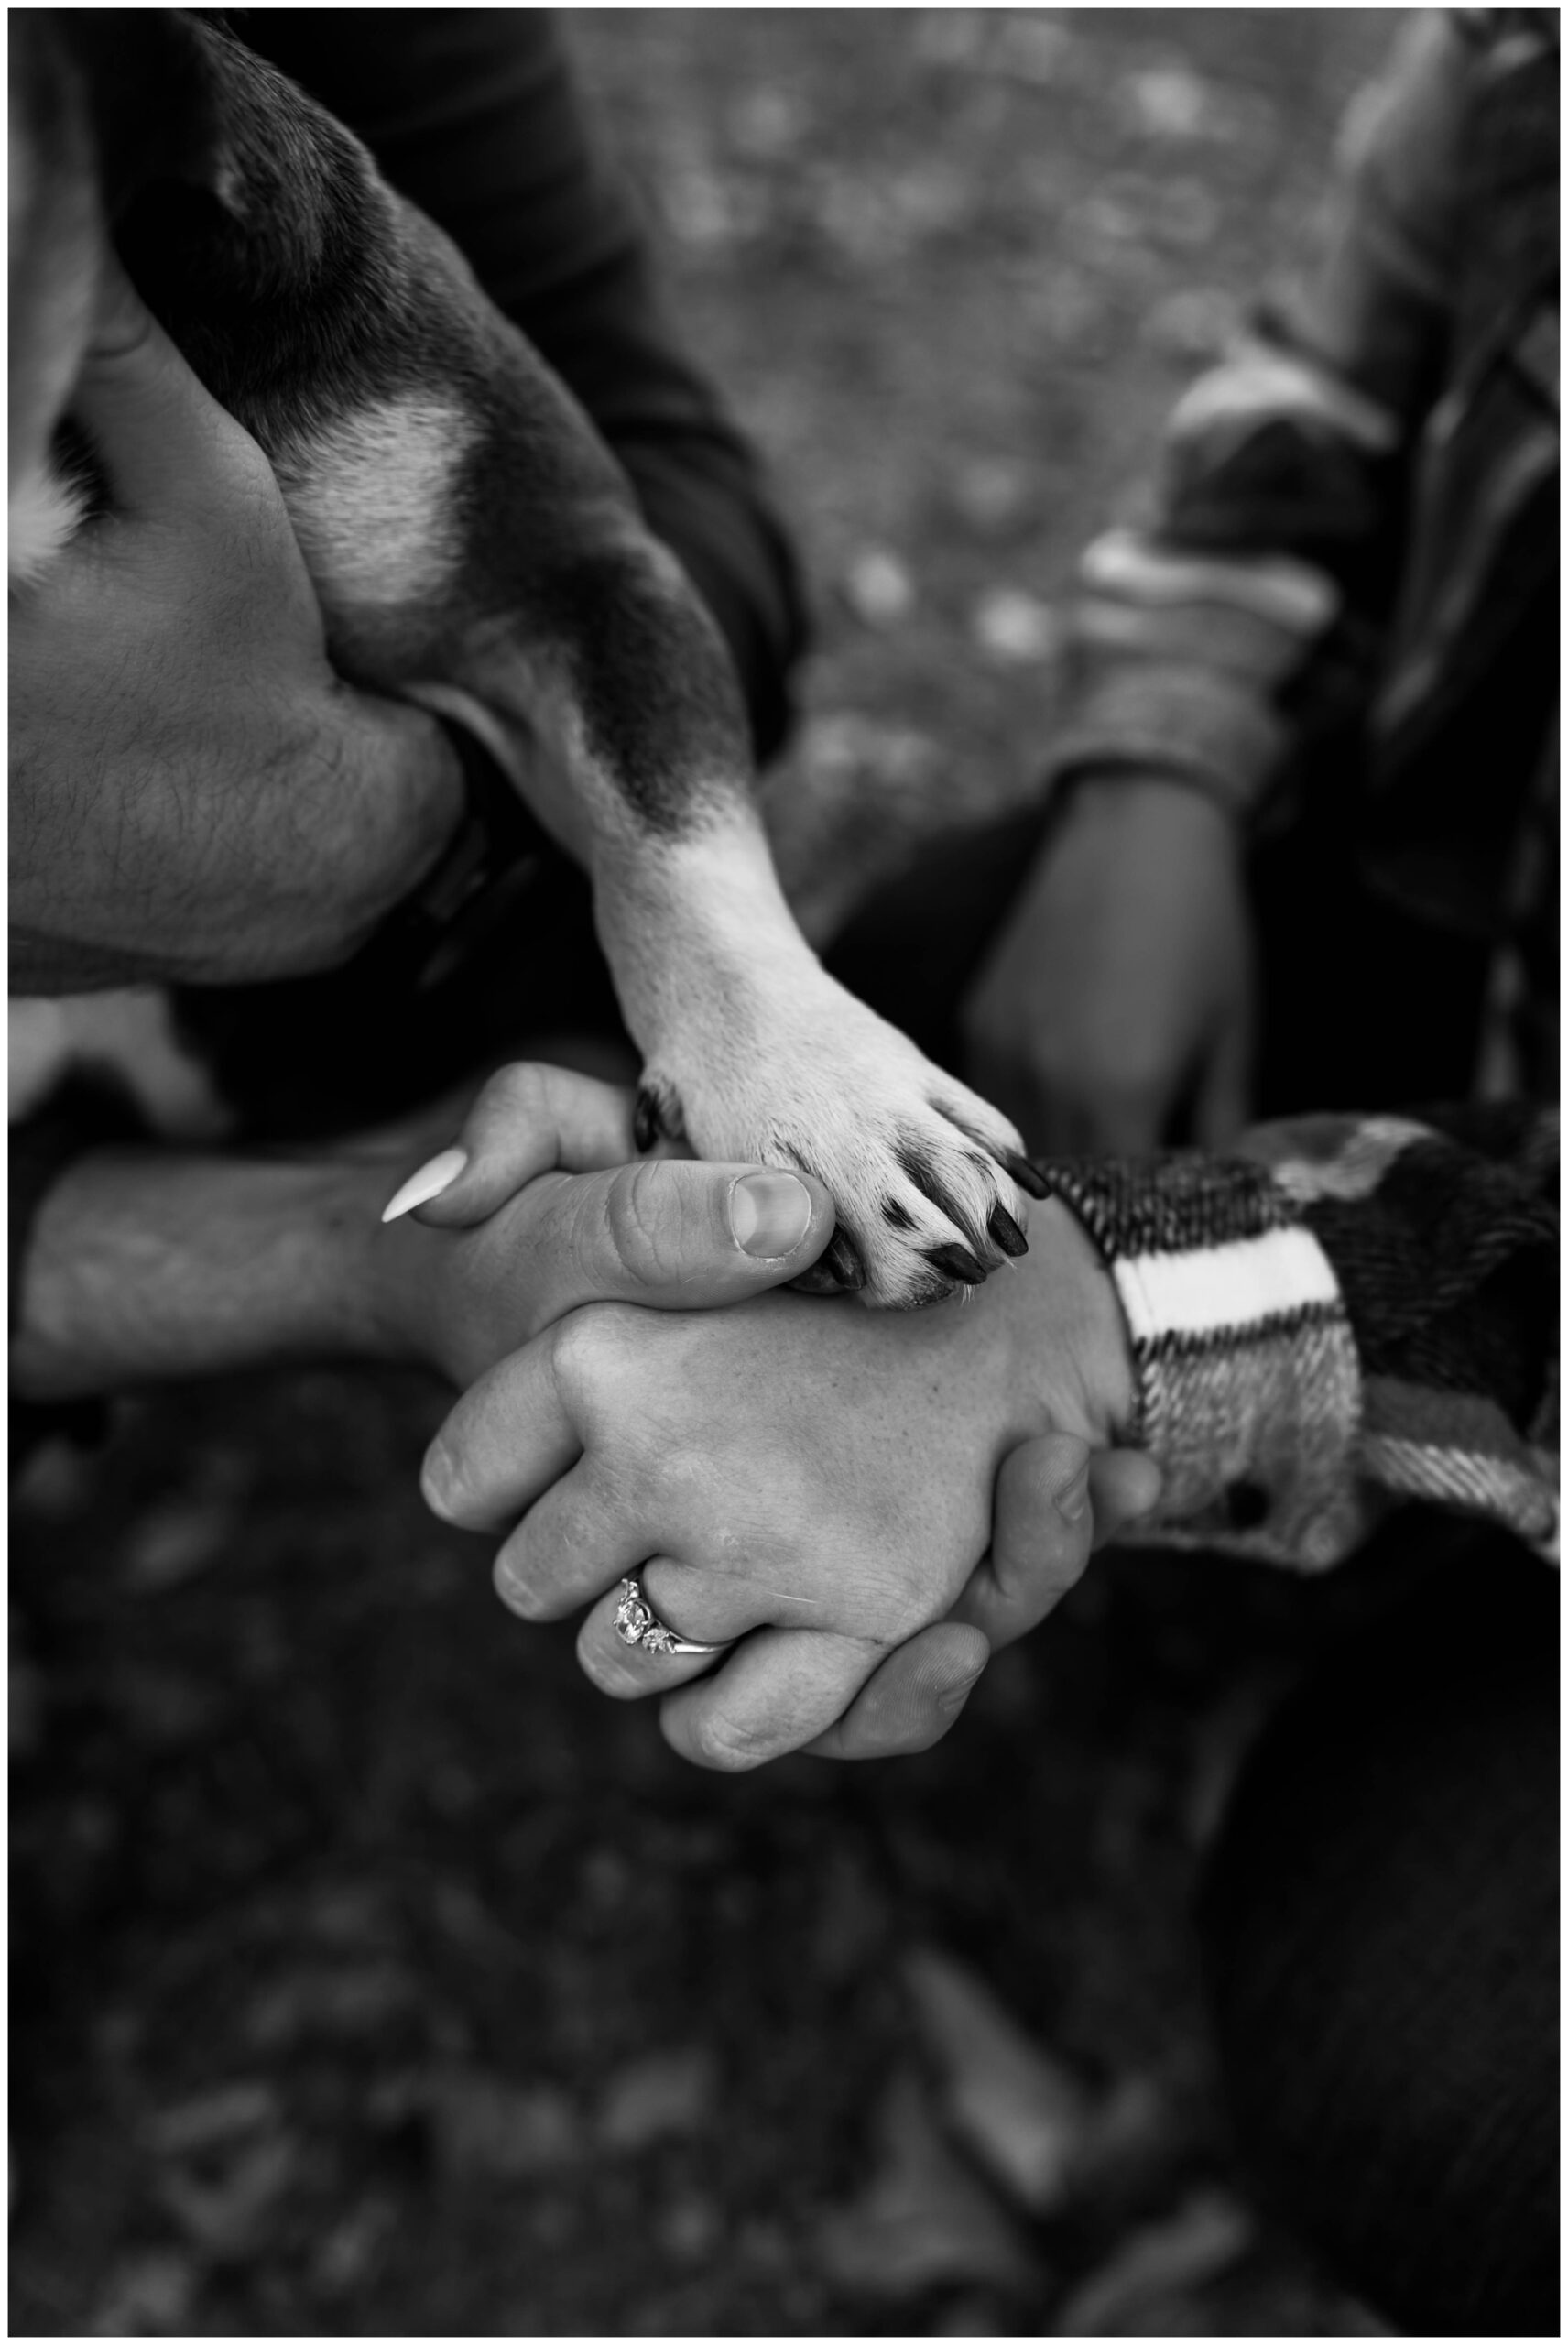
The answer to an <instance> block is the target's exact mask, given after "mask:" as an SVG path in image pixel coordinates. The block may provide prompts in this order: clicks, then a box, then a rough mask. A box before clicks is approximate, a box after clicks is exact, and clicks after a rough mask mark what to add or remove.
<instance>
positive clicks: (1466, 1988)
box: [1200, 1523, 1558, 2337]
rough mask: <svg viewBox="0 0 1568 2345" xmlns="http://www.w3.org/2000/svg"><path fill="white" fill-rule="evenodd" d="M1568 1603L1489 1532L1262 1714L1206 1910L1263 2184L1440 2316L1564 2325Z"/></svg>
mask: <svg viewBox="0 0 1568 2345" xmlns="http://www.w3.org/2000/svg"><path fill="white" fill-rule="evenodd" d="M1434 1533H1435V1535H1437V1536H1440V1537H1441V1536H1445V1535H1448V1526H1445V1525H1443V1524H1441V1523H1440V1524H1436V1525H1434ZM1556 1620H1557V1590H1556V1576H1555V1574H1554V1573H1552V1570H1551V1569H1550V1567H1549V1566H1548V1565H1544V1564H1542V1563H1541V1562H1540V1561H1539V1560H1538V1559H1536V1558H1535V1557H1533V1556H1531V1555H1530V1554H1527V1553H1526V1552H1525V1551H1524V1550H1522V1549H1520V1548H1519V1547H1518V1546H1516V1545H1515V1544H1514V1543H1512V1542H1510V1541H1508V1539H1507V1538H1506V1537H1504V1536H1502V1535H1501V1534H1491V1533H1481V1532H1477V1533H1476V1534H1475V1535H1474V1536H1473V1537H1471V1536H1465V1538H1464V1540H1463V1544H1462V1548H1461V1551H1460V1552H1459V1553H1457V1554H1455V1555H1454V1559H1453V1560H1452V1561H1445V1562H1444V1563H1443V1565H1441V1566H1440V1567H1439V1568H1437V1569H1436V1570H1434V1571H1433V1572H1432V1574H1431V1575H1430V1576H1427V1577H1426V1578H1424V1579H1423V1581H1422V1582H1421V1586H1420V1587H1419V1589H1418V1590H1417V1592H1416V1593H1415V1594H1414V1595H1413V1597H1407V1598H1405V1599H1403V1600H1402V1602H1401V1603H1400V1605H1399V1607H1398V1608H1397V1609H1395V1610H1394V1611H1393V1613H1391V1614H1390V1615H1389V1616H1388V1617H1387V1618H1385V1619H1384V1620H1382V1621H1381V1622H1379V1623H1378V1624H1377V1626H1376V1627H1375V1628H1373V1629H1370V1630H1364V1631H1361V1632H1360V1633H1359V1634H1358V1635H1356V1637H1355V1638H1354V1639H1353V1640H1352V1641H1350V1643H1349V1644H1348V1645H1347V1646H1346V1648H1345V1649H1344V1650H1343V1651H1342V1652H1340V1653H1339V1654H1338V1655H1337V1656H1336V1657H1334V1658H1331V1659H1330V1660H1329V1661H1328V1662H1326V1663H1323V1664H1322V1665H1321V1666H1320V1667H1319V1669H1318V1670H1317V1672H1316V1673H1315V1674H1313V1675H1312V1677H1311V1678H1309V1679H1308V1680H1307V1681H1306V1682H1305V1683H1304V1684H1303V1685H1302V1686H1301V1688H1300V1689H1299V1690H1298V1692H1297V1693H1296V1694H1295V1695H1294V1696H1293V1697H1292V1698H1291V1699H1290V1701H1289V1702H1288V1703H1287V1704H1286V1705H1285V1707H1284V1708H1283V1709H1282V1710H1281V1712H1280V1713H1279V1716H1278V1717H1277V1718H1275V1719H1274V1721H1273V1722H1272V1724H1271V1725H1270V1727H1269V1729H1267V1730H1266V1731H1265V1733H1264V1735H1263V1737H1262V1739H1261V1740H1260V1742H1259V1744H1258V1747H1257V1749H1256V1750H1255V1751H1254V1752H1253V1753H1252V1755H1251V1757H1250V1759H1249V1760H1248V1761H1247V1766H1246V1768H1245V1770H1244V1772H1243V1774H1242V1777H1241V1779H1240V1782H1239V1783H1238V1786H1237V1789H1236V1794H1235V1796H1234V1798H1233V1801H1232V1805H1231V1809H1230V1813H1229V1815H1228V1816H1227V1818H1226V1821H1225V1827H1224V1828H1223V1830H1222V1833H1221V1836H1220V1838H1219V1841H1218V1844H1217V1846H1216V1848H1215V1850H1214V1855H1213V1858H1212V1860H1211V1864H1210V1869H1209V1872H1208V1876H1207V1880H1206V1882H1205V1886H1204V1889H1203V1896H1202V1899H1201V1903H1200V1920H1201V1926H1202V1933H1203V1948H1204V1956H1205V1962H1206V1968H1207V1973H1208V1978H1209V1981H1210V1986H1211V1991H1212V2000H1213V2007H1214V2026H1215V2031H1216V2034H1217V2039H1218V2044H1219V2048H1220V2053H1221V2058H1222V2063H1223V2068H1224V2074H1225V2083H1226V2088H1227V2092H1228V2096H1229V2100H1230V2103H1231V2107H1232V2110H1233V2112H1234V2118H1235V2123H1236V2131H1237V2133H1238V2136H1239V2139H1240V2142H1241V2144H1242V2147H1243V2150H1244V2152H1245V2153H1246V2154H1247V2156H1248V2158H1249V2159H1250V2161H1251V2163H1252V2166H1253V2169H1254V2171H1255V2175H1256V2177H1257V2180H1258V2187H1259V2190H1260V2193H1261V2194H1262V2195H1264V2196H1265V2197H1267V2198H1269V2200H1270V2201H1271V2202H1272V2203H1273V2205H1274V2206H1275V2208H1276V2209H1277V2210H1278V2212H1279V2215H1280V2216H1281V2217H1282V2218H1283V2219H1284V2220H1286V2221H1287V2222H1288V2223H1289V2224H1290V2225H1291V2226H1292V2227H1293V2228H1294V2229H1295V2230H1298V2231H1299V2232H1300V2233H1301V2234H1302V2235H1303V2236H1304V2237H1305V2238H1306V2239H1307V2240H1308V2241H1310V2242H1312V2244H1313V2245H1314V2246H1315V2247H1316V2248H1317V2249H1318V2250H1319V2252H1321V2253H1322V2254H1323V2257H1324V2258H1325V2260H1326V2261H1327V2263H1329V2265H1330V2266H1331V2268H1332V2269H1333V2270H1334V2272H1335V2273H1336V2274H1337V2275H1338V2276H1339V2277H1340V2278H1341V2280H1342V2281H1343V2282H1344V2283H1345V2285H1347V2286H1349V2287H1351V2288H1352V2289H1354V2290H1355V2291H1356V2292H1357V2293H1358V2294H1359V2295H1361V2296H1363V2297H1364V2298H1365V2299H1366V2300H1367V2302H1368V2303H1369V2304H1371V2305H1372V2306H1373V2307H1375V2308H1376V2310H1377V2311H1378V2312H1379V2313H1380V2314H1381V2315H1382V2316H1383V2317H1384V2318H1387V2319H1389V2320H1391V2321H1393V2322H1396V2323H1397V2324H1398V2325H1399V2327H1400V2328H1402V2329H1407V2330H1409V2331H1412V2332H1415V2333H1419V2334H1427V2335H1440V2336H1457V2335H1466V2334H1469V2335H1478V2336H1488V2337H1489V2336H1503V2335H1523V2336H1531V2337H1533V2336H1541V2335H1552V2336H1555V2335H1556V2334H1557V2333H1558V2311H1557V2289H1558V2269H1557V2207H1558V2183H1557V2157H1558V2153H1557V2115H1558V2112H1557V2049H1556V2046H1557V2005H1558V1973H1557V1861H1558V1860H1557V1807H1558V1801H1557V1658H1556V1657H1557V1626H1556Z"/></svg>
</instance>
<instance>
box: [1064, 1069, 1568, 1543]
mask: <svg viewBox="0 0 1568 2345" xmlns="http://www.w3.org/2000/svg"><path fill="white" fill-rule="evenodd" d="M1244 1150H1245V1152H1244V1153H1241V1154H1238V1155H1237V1156H1236V1157H1234V1158H1225V1159H1217V1158H1212V1157H1204V1156H1202V1155H1199V1154H1196V1153H1188V1152H1181V1153H1177V1154H1172V1155H1170V1156H1166V1157H1158V1158H1153V1159H1148V1160H1144V1161H1141V1162H1116V1161H1105V1162H1089V1161H1085V1162H1071V1163H1067V1162H1055V1163H1050V1164H1047V1165H1045V1166H1043V1167H1042V1168H1041V1169H1042V1171H1043V1172H1044V1173H1045V1175H1046V1177H1047V1179H1048V1180H1049V1181H1050V1183H1051V1186H1052V1188H1053V1189H1054V1190H1055V1191H1056V1192H1057V1194H1060V1195H1061V1196H1062V1199H1063V1200H1064V1201H1065V1202H1066V1203H1067V1204H1068V1205H1071V1206H1072V1208H1073V1211H1074V1212H1075V1213H1077V1214H1078V1216H1080V1218H1081V1219H1082V1220H1083V1223H1084V1225H1085V1227H1087V1228H1088V1230H1089V1231H1090V1233H1091V1235H1092V1236H1093V1237H1094V1239H1095V1241H1096V1243H1097V1244H1098V1245H1099V1247H1100V1249H1101V1250H1102V1251H1103V1252H1104V1254H1105V1257H1106V1259H1107V1260H1108V1262H1109V1264H1110V1267H1111V1271H1112V1275H1113V1277H1114V1279H1115V1281H1116V1291H1117V1293H1118V1295H1119V1296H1120V1299H1121V1303H1122V1306H1123V1309H1124V1311H1125V1313H1126V1314H1127V1326H1128V1330H1129V1334H1130V1336H1131V1340H1132V1354H1133V1363H1134V1371H1135V1378H1136V1383H1137V1390H1138V1426H1137V1432H1136V1437H1137V1438H1138V1440H1139V1441H1140V1442H1141V1443H1142V1444H1143V1445H1145V1446H1146V1447H1148V1448H1149V1450H1150V1452H1151V1453H1152V1454H1153V1456H1155V1457H1156V1459H1157V1460H1158V1461H1159V1464H1160V1467H1161V1470H1162V1472H1163V1474H1164V1477H1165V1496H1164V1500H1163V1501H1162V1505H1161V1511H1160V1535H1161V1536H1162V1537H1165V1538H1168V1539H1169V1540H1171V1541H1172V1542H1173V1543H1180V1544H1182V1545H1188V1546H1194V1547H1197V1546H1202V1547H1211V1548H1214V1547H1217V1548H1220V1549H1224V1550H1228V1551H1230V1552H1233V1553H1236V1554H1247V1555H1253V1556H1257V1557H1259V1558H1261V1559H1263V1560H1266V1561H1270V1562H1276V1563H1283V1564H1290V1565H1296V1566H1297V1567H1299V1568H1301V1569H1305V1570H1314V1569H1321V1568H1323V1567H1325V1566H1327V1565H1332V1564H1334V1563H1337V1562H1338V1561H1339V1560H1340V1559H1341V1558H1342V1557H1343V1556H1345V1554H1348V1553H1349V1552H1350V1551H1351V1550H1352V1549H1353V1548H1354V1547H1355V1546H1356V1544H1357V1543H1359V1542H1360V1540H1361V1539H1362V1538H1363V1537H1365V1535H1366V1533H1367V1532H1368V1531H1369V1530H1370V1529H1371V1528H1372V1526H1373V1524H1374V1522H1376V1521H1377V1518H1378V1517H1379V1515H1380V1514H1381V1513H1382V1512H1383V1511H1386V1510H1387V1509H1388V1507H1389V1506H1390V1505H1392V1504H1395V1503H1398V1502H1400V1501H1403V1500H1412V1499H1415V1500H1430V1501H1432V1502H1435V1503H1437V1504H1440V1505H1443V1506H1447V1507H1451V1508H1454V1509H1457V1510H1459V1511H1463V1512H1467V1513H1471V1514H1475V1515H1479V1516H1482V1517H1484V1518H1486V1520H1488V1521H1490V1522H1496V1523H1499V1524H1501V1525H1503V1526H1505V1527H1506V1528H1507V1529H1508V1530H1510V1531H1513V1532H1516V1533H1517V1534H1518V1535H1519V1537H1520V1538H1521V1539H1524V1540H1526V1541H1528V1542H1530V1543H1532V1544H1534V1545H1538V1546H1541V1547H1542V1548H1549V1547H1551V1546H1552V1543H1554V1540H1555V1536H1556V1523H1557V1505H1556V1496H1555V1491H1556V1459H1557V1449H1558V1371H1557V1359H1558V1336H1557V1314H1558V1304H1557V1255H1558V1238H1557V1207H1556V1183H1557V1155H1558V1143H1557V1118H1556V1115H1555V1113H1554V1112H1552V1113H1547V1112H1544V1111H1540V1110H1534V1109H1530V1108H1526V1107H1512V1106H1508V1107H1477V1108H1468V1109H1454V1110H1433V1111H1432V1112H1430V1113H1423V1114H1421V1116H1419V1117H1414V1116H1412V1117H1409V1118H1405V1117H1394V1116H1378V1117H1338V1116H1323V1117H1314V1118H1304V1119H1299V1120H1294V1121H1291V1122H1288V1123H1281V1124H1274V1125H1267V1126H1261V1127H1259V1128H1258V1129H1257V1130H1256V1131H1254V1132H1253V1133H1251V1134H1249V1135H1248V1136H1247V1141H1246V1142H1245V1144H1244Z"/></svg>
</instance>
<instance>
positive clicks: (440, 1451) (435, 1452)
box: [419, 1441, 452, 1521]
mask: <svg viewBox="0 0 1568 2345" xmlns="http://www.w3.org/2000/svg"><path fill="white" fill-rule="evenodd" d="M419 1488H420V1489H421V1490H422V1491H423V1493H424V1500H425V1504H426V1505H427V1506H428V1507H429V1508H430V1512H431V1513H432V1514H439V1515H440V1516H441V1518H442V1520H443V1521H446V1520H448V1519H449V1518H450V1514H451V1508H450V1505H449V1503H448V1501H449V1500H450V1499H451V1496H452V1459H451V1458H450V1457H449V1456H447V1453H446V1451H445V1449H444V1448H443V1447H442V1445H441V1443H440V1442H439V1441H433V1442H431V1444H430V1447H429V1448H428V1449H427V1450H426V1452H425V1462H424V1464H423V1465H422V1466H421V1467H420V1468H419Z"/></svg>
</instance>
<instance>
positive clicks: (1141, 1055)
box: [964, 774, 1252, 1155]
mask: <svg viewBox="0 0 1568 2345" xmlns="http://www.w3.org/2000/svg"><path fill="white" fill-rule="evenodd" d="M1251 1016H1252V940H1251V923H1250V916H1249V913H1248V911H1247V896H1246V886H1245V879H1244V874H1243V868H1242V855H1241V844H1240V840H1239V838H1238V836H1237V833H1236V824H1235V823H1234V822H1233V821H1232V819H1231V818H1230V816H1229V815H1228V814H1226V813H1225V812H1224V811H1223V809H1221V808H1220V807H1218V806H1217V805H1215V804H1214V802H1213V801H1212V800H1211V799H1209V798H1206V797H1204V796H1203V794H1202V792H1200V791H1196V790H1193V789H1191V788H1189V787H1187V786H1186V785H1185V784H1183V783H1181V782H1180V781H1176V780H1171V778H1170V777H1169V776H1168V775H1167V776H1161V775H1151V776H1149V778H1147V779H1140V778H1138V777H1137V776H1134V775H1130V774H1129V775H1126V776H1117V777H1108V776H1107V777H1104V778H1101V779H1086V780H1083V781H1081V782H1080V783H1079V784H1078V786H1077V788H1076V790H1075V791H1074V793H1073V799H1072V802H1071V803H1070V804H1069V806H1068V807H1067V809H1066V811H1065V813H1064V814H1063V815H1062V821H1061V823H1059V824H1058V825H1057V826H1056V827H1055V828H1054V829H1053V830H1052V832H1051V836H1050V838H1049V840H1048V841H1047V844H1046V846H1045V848H1044V851H1043V853H1042V856H1041V858H1040V864H1039V866H1038V867H1037V868H1036V871H1035V873H1034V876H1033V878H1031V880H1030V881H1029V886H1028V887H1027V888H1026V889H1025V891H1024V894H1023V897H1022V899H1021V900H1020V901H1019V903H1018V907H1017V909H1016V910H1015V911H1014V912H1013V914H1012V917H1011V919H1010V921H1009V922H1008V923H1007V927H1006V929H1005V930H1004V931H1003V933H1002V936H1001V939H1000V941H999V942H998V943H997V944H996V947H995V949H994V951H993V952H992V954H991V956H990V959H989V961H988V962H987V964H986V966H985V969H984V971H983V972H982V974H981V976H980V978H979V979H978V981H977V983H976V986H975V990H974V992H973V993H972V994H971V996H970V998H969V1001H968V1003H967V1005H966V1008H965V1012H964V1025H965V1030H966V1032H967V1035H968V1038H969V1047H970V1060H969V1065H968V1068H967V1070H966V1071H967V1073H968V1074H969V1078H970V1080H971V1081H972V1082H973V1083H975V1085H977V1087H978V1088H979V1089H980V1090H982V1091H984V1092H985V1094H986V1096H988V1097H990V1098H993V1099H995V1100H996V1105H997V1106H998V1107H1001V1108H1003V1109H1005V1110H1006V1111H1007V1113H1009V1114H1010V1115H1012V1116H1013V1117H1014V1118H1015V1120H1016V1121H1017V1122H1018V1125H1019V1126H1020V1128H1021V1129H1022V1130H1023V1133H1024V1136H1025V1139H1026V1140H1027V1141H1028V1142H1029V1146H1030V1147H1031V1148H1033V1149H1036V1150H1039V1151H1041V1152H1042V1153H1051V1154H1056V1155H1073V1154H1089V1153H1094V1152H1098V1151H1105V1152H1109V1153H1112V1154H1116V1155H1136V1154H1138V1153H1140V1152H1142V1151H1146V1150H1149V1149H1153V1148H1157V1147H1159V1146H1160V1143H1161V1142H1162V1141H1164V1140H1169V1139H1171V1137H1172V1136H1173V1135H1172V1133H1171V1125H1172V1122H1173V1120H1174V1119H1175V1118H1177V1117H1178V1116H1179V1115H1181V1114H1182V1113H1183V1112H1185V1113H1186V1114H1187V1117H1188V1119H1189V1122H1190V1126H1191V1129H1190V1131H1188V1132H1185V1133H1183V1134H1182V1135H1181V1137H1183V1138H1190V1139H1192V1140H1194V1141H1196V1142H1198V1143H1199V1144H1201V1145H1203V1146H1207V1147H1222V1146H1224V1145H1225V1144H1226V1143H1227V1142H1229V1141H1230V1140H1233V1139H1234V1138H1235V1136H1236V1132H1237V1131H1239V1130H1240V1129H1241V1128H1242V1126H1243V1125H1244V1124H1245V1122H1246V1120H1247V1113H1246V1108H1247V1063H1248V1056H1249V1051H1250V1044H1251Z"/></svg>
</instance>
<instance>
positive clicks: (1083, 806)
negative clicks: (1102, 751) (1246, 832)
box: [1061, 765, 1244, 855]
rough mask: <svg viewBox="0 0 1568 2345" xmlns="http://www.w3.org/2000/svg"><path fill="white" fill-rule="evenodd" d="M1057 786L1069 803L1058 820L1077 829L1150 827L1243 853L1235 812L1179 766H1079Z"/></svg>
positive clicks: (1231, 805) (1240, 829) (1224, 800)
mask: <svg viewBox="0 0 1568 2345" xmlns="http://www.w3.org/2000/svg"><path fill="white" fill-rule="evenodd" d="M1061 786H1062V790H1063V791H1064V792H1065V793H1066V804H1065V805H1064V807H1063V815H1062V819H1063V821H1064V822H1071V823H1073V824H1074V825H1075V826H1079V825H1082V826H1083V827H1085V828H1087V827H1094V828H1097V829H1104V830H1122V829H1127V828H1131V827H1134V826H1137V827H1138V828H1139V829H1142V828H1144V827H1145V826H1146V825H1148V824H1149V823H1151V822H1152V823H1160V824H1162V825H1166V826H1169V827H1170V828H1172V829H1174V828H1177V827H1180V828H1181V830H1182V831H1184V832H1190V833H1194V834H1196V833H1208V834H1212V836H1213V837H1214V840H1215V842H1216V843H1218V844H1223V845H1225V847H1226V848H1227V849H1228V850H1230V851H1232V852H1234V853H1236V855H1239V854H1240V853H1241V850H1242V847H1243V845H1244V839H1243V833H1242V825H1241V823H1240V821H1239V819H1238V813H1237V809H1236V806H1235V805H1234V804H1233V803H1232V802H1231V801H1230V800H1229V799H1227V798H1225V797H1223V796H1222V795H1221V794H1220V793H1219V792H1217V791H1214V790H1212V789H1210V788H1209V787H1208V786H1207V784H1206V783H1205V781H1204V780H1203V777H1202V776H1201V775H1197V774H1194V773H1192V772H1190V771H1189V770H1188V769H1186V768H1185V767H1183V766H1152V767H1151V766H1116V765H1105V766H1083V767H1081V768H1079V769H1077V770H1076V771H1074V772H1073V773H1071V774H1069V775H1067V776H1065V777H1064V779H1063V781H1062V785H1061Z"/></svg>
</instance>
